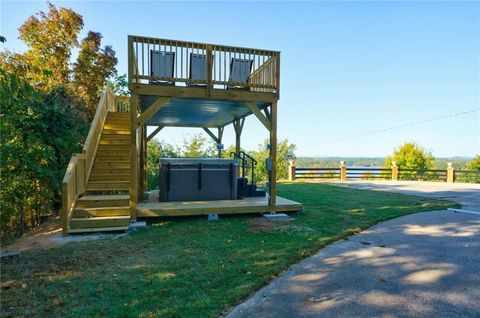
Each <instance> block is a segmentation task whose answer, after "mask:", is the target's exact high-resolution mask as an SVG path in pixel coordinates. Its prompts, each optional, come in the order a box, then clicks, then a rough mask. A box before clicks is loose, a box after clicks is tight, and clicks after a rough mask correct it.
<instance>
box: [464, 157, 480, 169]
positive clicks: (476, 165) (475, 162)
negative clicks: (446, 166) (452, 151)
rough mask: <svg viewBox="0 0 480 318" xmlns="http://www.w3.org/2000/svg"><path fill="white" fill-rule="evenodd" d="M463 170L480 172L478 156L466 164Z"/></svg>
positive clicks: (479, 158)
mask: <svg viewBox="0 0 480 318" xmlns="http://www.w3.org/2000/svg"><path fill="white" fill-rule="evenodd" d="M465 169H467V170H480V155H476V156H475V157H474V158H473V159H472V160H471V161H470V162H469V163H467V165H466V166H465Z"/></svg>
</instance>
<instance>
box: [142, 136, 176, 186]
mask: <svg viewBox="0 0 480 318" xmlns="http://www.w3.org/2000/svg"><path fill="white" fill-rule="evenodd" d="M176 157H179V155H178V153H177V151H176V150H175V149H174V148H173V146H172V145H170V144H168V143H166V142H163V141H158V140H156V139H152V140H150V141H149V142H148V145H147V189H148V190H152V189H158V159H160V158H176Z"/></svg>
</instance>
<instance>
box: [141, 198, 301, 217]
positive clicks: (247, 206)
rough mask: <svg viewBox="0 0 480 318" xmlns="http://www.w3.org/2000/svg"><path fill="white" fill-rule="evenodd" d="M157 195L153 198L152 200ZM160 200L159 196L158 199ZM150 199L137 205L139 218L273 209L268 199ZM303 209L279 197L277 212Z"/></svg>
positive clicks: (268, 210) (269, 210)
mask: <svg viewBox="0 0 480 318" xmlns="http://www.w3.org/2000/svg"><path fill="white" fill-rule="evenodd" d="M153 198H155V195H154V196H152V199H153ZM156 198H157V200H158V196H157V197H156ZM152 199H150V198H149V200H148V202H144V203H139V204H138V205H137V216H138V217H158V216H186V215H208V214H210V213H218V214H239V213H269V212H272V208H271V207H270V206H269V205H268V201H267V198H266V197H261V198H259V197H256V198H245V199H241V200H218V201H189V202H158V201H157V202H155V201H153V200H152ZM301 209H303V206H302V204H301V203H298V202H295V201H292V200H288V199H285V198H282V197H278V196H277V206H276V208H275V211H276V212H296V211H300V210H301Z"/></svg>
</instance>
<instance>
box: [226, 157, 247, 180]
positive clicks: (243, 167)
mask: <svg viewBox="0 0 480 318" xmlns="http://www.w3.org/2000/svg"><path fill="white" fill-rule="evenodd" d="M230 157H233V158H238V159H240V161H241V162H242V178H245V165H246V162H247V161H246V160H245V158H243V157H242V156H240V154H238V153H236V152H230Z"/></svg>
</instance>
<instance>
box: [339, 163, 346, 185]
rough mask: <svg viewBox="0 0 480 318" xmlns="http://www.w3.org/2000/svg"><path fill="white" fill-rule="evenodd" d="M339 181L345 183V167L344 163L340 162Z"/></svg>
mask: <svg viewBox="0 0 480 318" xmlns="http://www.w3.org/2000/svg"><path fill="white" fill-rule="evenodd" d="M340 181H347V166H346V165H345V161H340Z"/></svg>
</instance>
